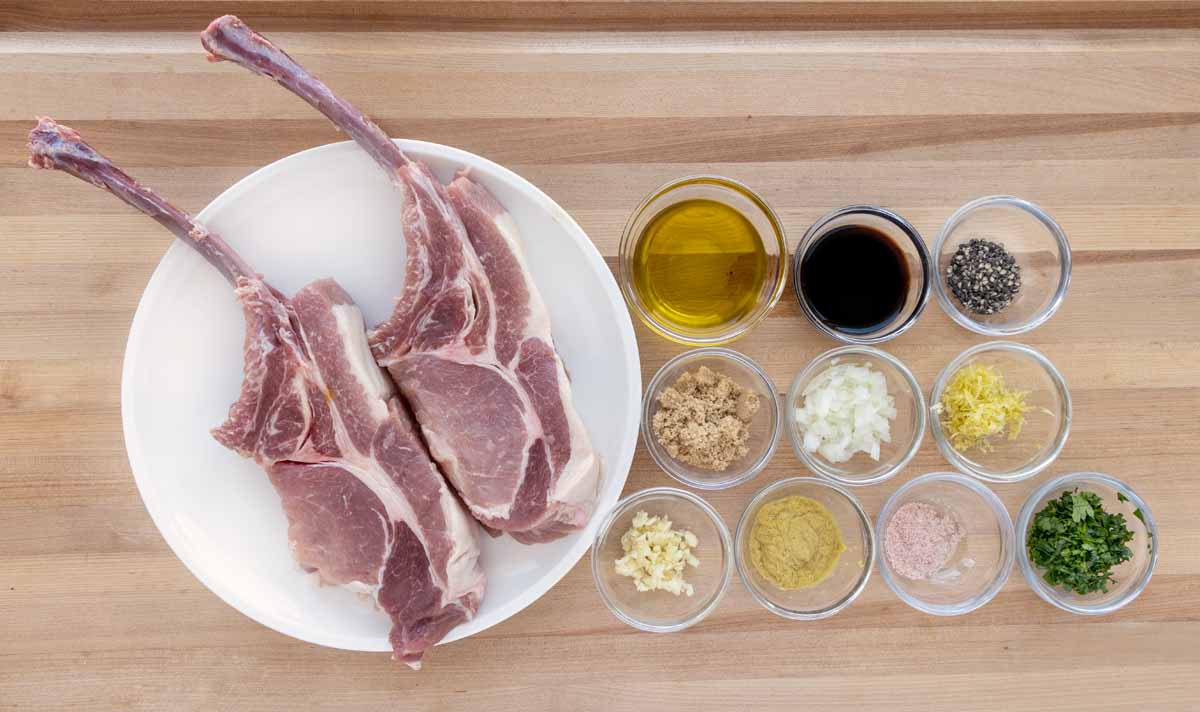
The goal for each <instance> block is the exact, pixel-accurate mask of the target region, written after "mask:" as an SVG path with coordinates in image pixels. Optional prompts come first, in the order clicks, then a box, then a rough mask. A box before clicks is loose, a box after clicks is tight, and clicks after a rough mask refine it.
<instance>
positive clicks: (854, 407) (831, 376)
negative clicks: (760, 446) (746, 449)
mask: <svg viewBox="0 0 1200 712" xmlns="http://www.w3.org/2000/svg"><path fill="white" fill-rule="evenodd" d="M783 413H784V421H785V423H786V427H785V430H786V431H787V435H788V440H789V441H790V442H791V444H792V450H794V451H795V453H796V457H798V458H800V461H801V462H803V463H804V464H805V465H806V466H807V467H808V468H809V469H810V470H812V471H813V472H814V473H816V474H817V475H820V476H821V477H824V478H826V479H829V480H833V481H834V482H839V483H841V484H844V485H851V486H854V485H869V484H875V483H877V482H883V481H884V480H886V479H888V478H889V477H892V476H894V475H895V474H896V473H898V472H900V470H902V469H903V468H904V466H905V465H907V464H908V462H909V461H910V460H912V458H913V456H914V455H916V454H917V450H918V449H920V447H921V440H922V439H923V438H924V437H925V397H924V395H923V394H922V392H921V385H920V384H919V383H917V379H916V378H915V377H914V376H913V374H912V371H909V370H908V367H907V366H905V365H904V364H903V363H901V362H900V360H899V359H897V358H896V357H895V356H892V355H891V354H889V353H887V352H886V351H881V350H879V349H877V348H873V347H871V346H843V347H841V348H836V349H832V350H830V351H826V352H825V353H823V354H821V355H820V356H818V357H817V358H815V359H813V361H812V362H811V363H809V364H808V366H806V367H805V368H804V370H802V371H801V372H800V373H799V374H798V375H797V376H796V378H795V380H793V381H792V386H791V388H790V389H789V390H788V394H787V397H786V398H785V399H784V403H783Z"/></svg>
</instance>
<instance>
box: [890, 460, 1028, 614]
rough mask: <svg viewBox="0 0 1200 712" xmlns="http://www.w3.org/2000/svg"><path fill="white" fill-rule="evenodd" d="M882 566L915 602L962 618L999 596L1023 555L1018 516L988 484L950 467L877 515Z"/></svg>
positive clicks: (919, 481)
mask: <svg viewBox="0 0 1200 712" xmlns="http://www.w3.org/2000/svg"><path fill="white" fill-rule="evenodd" d="M875 539H876V541H877V542H878V547H877V549H876V551H877V552H878V558H879V571H880V573H881V574H882V576H883V580H884V581H885V582H886V583H887V585H888V587H889V588H891V589H892V591H893V592H894V593H895V594H896V595H897V596H898V597H899V598H900V600H902V601H904V602H905V603H907V604H908V605H910V606H912V607H913V608H915V609H917V610H918V611H923V612H925V613H929V614H931V615H935V616H959V615H962V614H964V613H970V612H971V611H973V610H975V609H977V608H979V607H981V606H983V605H984V604H986V603H987V602H988V601H990V600H992V598H994V597H995V596H996V594H997V593H999V592H1000V589H1001V588H1003V587H1004V584H1005V582H1007V581H1008V577H1009V574H1011V573H1012V569H1013V563H1014V562H1015V560H1016V555H1017V545H1016V535H1015V534H1014V531H1013V523H1012V519H1011V518H1010V517H1009V516H1008V510H1006V509H1005V508H1004V504H1003V503H1002V502H1001V501H1000V498H999V497H997V496H996V495H995V493H993V492H992V491H991V490H990V489H988V488H987V487H986V486H985V485H983V484H981V483H980V482H978V481H976V480H974V479H972V478H970V477H967V476H965V475H960V474H958V473H950V472H932V473H929V474H926V475H921V476H920V477H917V478H916V479H914V480H912V481H910V482H908V483H907V484H905V485H904V486H903V487H901V488H900V489H898V490H896V492H895V494H893V495H892V496H891V497H890V498H888V500H887V502H886V503H885V504H884V505H883V510H882V511H880V513H879V517H878V518H877V519H876V520H875Z"/></svg>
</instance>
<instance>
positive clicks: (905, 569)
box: [883, 502, 962, 581]
mask: <svg viewBox="0 0 1200 712" xmlns="http://www.w3.org/2000/svg"><path fill="white" fill-rule="evenodd" d="M883 541H884V546H883V549H884V553H885V554H886V555H887V559H888V564H890V565H891V567H892V570H893V571H895V572H896V573H897V574H899V575H901V576H903V577H904V578H908V579H915V580H918V581H920V580H926V579H929V578H930V577H932V576H933V575H934V574H935V573H937V572H938V570H939V569H941V568H942V567H943V566H945V565H946V562H947V561H949V560H950V557H951V556H953V555H954V552H955V551H956V550H957V549H958V543H959V542H960V541H962V527H960V526H959V524H958V522H957V521H955V520H954V518H953V517H951V516H950V515H948V514H946V513H945V512H943V511H942V510H940V509H938V508H937V507H934V506H933V505H931V504H927V503H925V502H908V503H906V504H904V505H902V506H901V507H900V508H899V509H897V510H896V513H895V514H893V515H892V518H891V520H889V521H888V525H887V531H886V532H885V533H884V540H883Z"/></svg>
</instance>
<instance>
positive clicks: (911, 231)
mask: <svg viewBox="0 0 1200 712" xmlns="http://www.w3.org/2000/svg"><path fill="white" fill-rule="evenodd" d="M856 213H861V214H865V215H873V216H875V217H878V218H883V219H884V220H887V221H888V222H890V223H892V224H894V225H895V226H896V227H898V228H900V230H901V231H902V232H903V233H904V234H905V235H906V236H907V237H908V239H909V240H911V241H912V243H913V245H914V246H915V247H916V249H917V254H919V255H920V257H921V264H922V266H923V267H924V269H923V271H922V274H921V279H922V285H921V296H920V297H918V298H917V306H916V308H915V309H913V313H912V314H910V315H909V316H908V318H907V319H906V320H905V321H904V323H903V324H901V325H900V326H898V327H896V328H895V329H893V330H891V331H889V332H887V333H884V334H879V335H877V336H858V335H855V334H847V333H843V332H841V331H838V330H836V329H833V328H831V327H830V326H828V325H827V324H825V322H823V321H821V319H820V318H819V317H818V316H817V315H816V313H814V312H813V310H812V307H811V306H809V304H808V300H807V299H805V298H804V293H803V292H802V291H801V288H800V263H801V260H802V259H803V257H804V253H805V252H807V251H808V247H809V245H810V244H812V241H813V240H814V239H816V236H817V233H818V232H819V231H820V230H821V229H822V228H824V227H825V225H827V224H828V223H829V222H830V221H832V220H836V219H837V218H840V217H842V216H844V215H853V214H856ZM933 277H934V275H933V260H932V258H931V257H930V254H929V248H928V247H926V246H925V239H924V238H923V237H921V233H920V232H918V231H917V228H915V227H913V226H912V224H911V223H910V222H908V221H907V220H905V219H904V218H902V217H901V216H900V215H899V214H897V213H895V212H892V211H891V210H888V209H887V208H884V207H881V206H878V205H867V204H859V205H847V206H845V207H843V208H838V209H837V210H834V211H832V212H829V213H826V214H825V215H824V216H822V217H821V218H820V219H818V220H817V221H816V222H814V223H813V224H812V225H810V226H809V228H808V230H806V231H805V232H804V237H802V238H800V244H799V245H797V246H796V251H795V253H794V254H793V255H792V293H793V294H794V295H795V297H796V301H797V302H799V303H800V310H801V311H803V312H804V316H805V317H807V318H808V320H809V322H810V323H812V325H813V326H815V327H817V330H818V331H820V332H821V333H822V334H825V335H826V336H828V337H830V338H833V339H837V340H838V341H841V342H842V343H846V344H854V345H857V346H870V345H873V344H881V343H883V342H885V341H890V340H892V339H894V338H896V337H897V336H899V335H901V334H903V333H904V332H906V331H908V330H909V329H911V328H912V327H913V325H914V324H916V323H917V319H918V318H919V317H920V316H921V313H922V312H924V311H925V307H926V305H928V303H929V292H930V287H931V285H930V282H932V281H933Z"/></svg>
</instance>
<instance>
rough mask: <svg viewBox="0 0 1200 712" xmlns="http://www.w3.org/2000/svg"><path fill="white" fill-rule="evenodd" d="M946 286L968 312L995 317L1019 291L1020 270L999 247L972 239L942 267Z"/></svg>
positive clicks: (1001, 247)
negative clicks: (944, 267) (946, 265)
mask: <svg viewBox="0 0 1200 712" xmlns="http://www.w3.org/2000/svg"><path fill="white" fill-rule="evenodd" d="M946 283H947V284H949V285H950V291H951V292H953V293H954V297H955V298H956V299H958V301H959V302H960V303H961V304H962V305H963V306H964V307H966V308H967V309H968V310H969V311H971V312H974V313H975V314H983V315H988V314H995V313H997V312H999V311H1002V310H1004V309H1006V308H1007V307H1008V306H1009V305H1010V304H1012V302H1013V299H1015V298H1016V296H1017V293H1018V292H1020V291H1021V266H1020V265H1018V264H1017V261H1016V259H1014V258H1013V256H1012V255H1011V254H1009V252H1008V250H1006V249H1004V246H1003V245H1001V244H1000V243H998V242H992V241H991V240H980V239H978V238H976V239H973V240H968V241H967V242H964V243H962V244H961V245H959V246H958V249H957V250H955V251H954V256H953V257H952V258H950V265H949V266H948V267H946Z"/></svg>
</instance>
